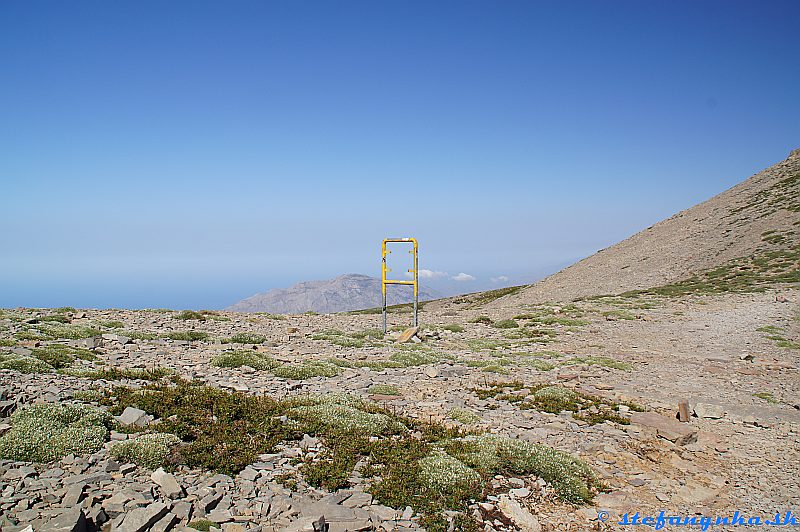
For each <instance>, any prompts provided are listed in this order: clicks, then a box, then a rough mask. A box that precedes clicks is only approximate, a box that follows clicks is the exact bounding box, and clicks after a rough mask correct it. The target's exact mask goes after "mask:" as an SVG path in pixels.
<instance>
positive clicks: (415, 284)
mask: <svg viewBox="0 0 800 532" xmlns="http://www.w3.org/2000/svg"><path fill="white" fill-rule="evenodd" d="M390 242H407V243H410V244H413V245H414V247H413V248H412V249H411V251H409V253H411V254H413V255H414V267H413V268H412V269H410V270H408V273H410V274H412V279H413V280H412V281H402V280H399V279H387V278H386V274H387V273H389V272H390V271H392V270H390V269H389V268H387V267H386V255H388V254H389V253H391V251H389V250H388V249H387V248H386V244H388V243H390ZM381 259H382V262H381V295H382V296H383V333H384V334H386V312H387V311H386V285H390V284H408V285H412V286H413V287H414V327H416V326H417V325H419V319H418V317H417V316H418V312H417V309H418V307H419V245H418V244H417V239H416V238H385V239H384V240H383V244H382V245H381Z"/></svg>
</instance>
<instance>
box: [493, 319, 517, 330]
mask: <svg viewBox="0 0 800 532" xmlns="http://www.w3.org/2000/svg"><path fill="white" fill-rule="evenodd" d="M492 326H493V327H496V328H498V329H516V328H517V327H519V323H517V322H516V320H499V321H496V322H494V323H493V324H492Z"/></svg>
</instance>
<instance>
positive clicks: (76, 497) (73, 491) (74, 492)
mask: <svg viewBox="0 0 800 532" xmlns="http://www.w3.org/2000/svg"><path fill="white" fill-rule="evenodd" d="M85 487H86V484H84V483H83V482H78V483H76V484H72V485H71V486H70V487H68V488H67V492H66V493H65V494H64V498H63V499H62V500H61V505H62V506H63V507H65V508H70V507H72V506H76V505H77V504H78V503H79V502H81V500H82V499H83V488H85Z"/></svg>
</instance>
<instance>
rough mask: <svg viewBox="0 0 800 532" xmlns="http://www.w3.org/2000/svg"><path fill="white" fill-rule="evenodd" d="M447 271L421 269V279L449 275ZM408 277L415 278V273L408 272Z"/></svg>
mask: <svg viewBox="0 0 800 532" xmlns="http://www.w3.org/2000/svg"><path fill="white" fill-rule="evenodd" d="M447 275H448V273H447V272H440V271H436V270H420V271H419V278H420V279H436V278H437V277H447ZM406 277H408V278H409V279H413V277H414V275H413V274H412V273H410V272H406Z"/></svg>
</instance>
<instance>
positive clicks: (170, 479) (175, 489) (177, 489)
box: [150, 467, 183, 499]
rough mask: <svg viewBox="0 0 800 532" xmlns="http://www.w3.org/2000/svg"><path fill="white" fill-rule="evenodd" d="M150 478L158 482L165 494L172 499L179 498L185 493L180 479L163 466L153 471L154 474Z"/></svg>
mask: <svg viewBox="0 0 800 532" xmlns="http://www.w3.org/2000/svg"><path fill="white" fill-rule="evenodd" d="M150 480H152V481H153V482H155V483H156V484H158V485H159V486H160V487H161V491H162V492H164V495H166V496H167V497H169V498H170V499H177V498H178V497H181V496H182V495H183V488H182V487H181V485H180V484H179V483H178V479H176V478H175V475H173V474H171V473H167V472H166V471H164V468H163V467H159V468H158V469H156V470H155V471H153V474H152V475H150Z"/></svg>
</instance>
